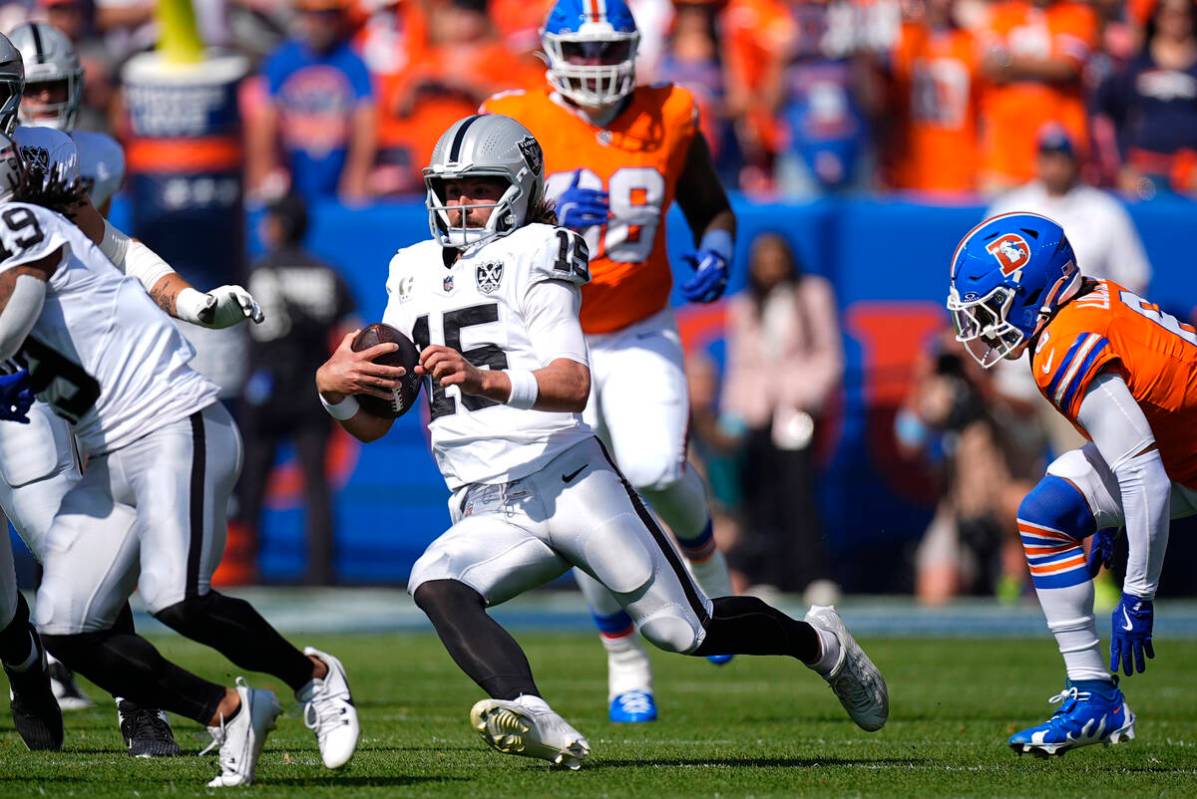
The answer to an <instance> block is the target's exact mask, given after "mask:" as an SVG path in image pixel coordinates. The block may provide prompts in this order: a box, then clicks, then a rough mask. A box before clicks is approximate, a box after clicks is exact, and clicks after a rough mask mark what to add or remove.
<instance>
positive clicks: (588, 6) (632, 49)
mask: <svg viewBox="0 0 1197 799" xmlns="http://www.w3.org/2000/svg"><path fill="white" fill-rule="evenodd" d="M540 40H541V44H542V45H543V47H544V52H545V55H546V56H548V59H549V71H548V80H549V83H550V84H551V85H552V87H553V88H554V89H555V90H556V91H557V92H558V93H559V94H560V95H561V96H562V97H565V98H566V99H567V100H571V101H573V102H574V103H577V104H578V105H580V106H585V107H588V108H608V107H610V106H612V105H614V104H615V103H617V102H619V101H620V100H622V99H623V98H624V97H627V96H628V95H629V94H631V93H632V89H634V88H635V87H636V48H637V47H638V46H639V44H640V31H639V30H637V29H636V20H635V19H634V18H633V17H632V10H631V9H630V8H628V4H627V0H557V3H556V4H555V5H554V6H553V8H552V10H551V11H550V12H549V18H548V19H547V20H546V21H545V25H544V28H542V29H541V31H540Z"/></svg>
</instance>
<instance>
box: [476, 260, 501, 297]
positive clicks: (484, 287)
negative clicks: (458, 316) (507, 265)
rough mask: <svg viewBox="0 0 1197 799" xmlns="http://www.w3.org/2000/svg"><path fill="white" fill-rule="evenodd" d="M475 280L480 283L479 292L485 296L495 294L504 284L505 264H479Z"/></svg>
mask: <svg viewBox="0 0 1197 799" xmlns="http://www.w3.org/2000/svg"><path fill="white" fill-rule="evenodd" d="M474 279H475V280H477V281H478V291H480V292H482V293H483V294H494V293H495V291H496V290H497V289H498V288H499V285H500V284H501V283H502V282H503V264H501V263H495V262H493V261H492V262H490V263H486V264H478V268H477V269H476V270H474Z"/></svg>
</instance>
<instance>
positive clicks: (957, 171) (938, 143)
mask: <svg viewBox="0 0 1197 799" xmlns="http://www.w3.org/2000/svg"><path fill="white" fill-rule="evenodd" d="M979 67H980V57H979V47H978V44H977V40H976V37H975V36H974V35H973V34H972V33H971V32H969V31H966V30H960V29H953V30H942V31H936V30H930V29H928V28H927V27H926V26H923V25H916V24H911V23H907V24H906V25H903V26H902V32H901V35H900V36H899V39H898V42H897V45H896V47H895V48H894V54H893V69H894V77H895V78H896V79H897V81H898V85H899V86H900V88H901V91H902V94H903V95H904V96H905V98H906V108H905V111H906V119H907V124H906V125H905V126H903V127H904V134H905V135H904V137H903V141H902V143H901V146H900V147H899V148H898V150H899V152H898V153H896V163H895V165H894V184H895V188H899V189H910V190H914V191H924V192H943V193H961V192H971V191H974V190H975V189H976V188H977V168H978V148H977V140H978V137H979V133H978V125H977V116H978V101H977V98H978V96H979V94H980V92H979V90H978V89H979V86H978V83H979V79H980V76H979Z"/></svg>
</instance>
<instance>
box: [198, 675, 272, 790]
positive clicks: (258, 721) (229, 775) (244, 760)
mask: <svg viewBox="0 0 1197 799" xmlns="http://www.w3.org/2000/svg"><path fill="white" fill-rule="evenodd" d="M237 693H238V694H239V695H240V696H241V710H240V711H239V712H238V713H237V715H236V716H233V718H232V719H231V720H230V721H229V722H228V723H227V724H226V723H224V722H223V721H222V722H221V724H220V726H219V727H209V728H208V732H209V733H211V735H212V744H211V746H209V747H208V749H205V750H204V752H207V751H209V749H211V748H212V747H213V746H219V747H220V774H219V775H217V776H216V777H215V778H214V779H213V780H212V781H211V782H209V783H208V787H209V788H229V787H232V786H235V785H249V784H250V783H252V782H253V781H254V772H255V771H256V770H257V767H258V756H259V755H261V754H262V745H263V744H264V743H266V735H267V734H268V733H269V732H270V731H271V730H273V729H274V721H275V719H277V718H278V717H279V716H280V715H281V714H282V712H283V709H282V707H280V706H279V703H278V699H276V698H275V696H274V694H273V693H272V692H270V691H265V690H257V689H254V688H250V687H249V686H248V685H246V684H245V680H243V679H242V678H240V677H238V678H237ZM204 752H201V753H200V754H204Z"/></svg>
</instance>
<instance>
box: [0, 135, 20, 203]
mask: <svg viewBox="0 0 1197 799" xmlns="http://www.w3.org/2000/svg"><path fill="white" fill-rule="evenodd" d="M24 182H25V165H24V164H23V163H22V161H21V154H20V150H19V149H18V147H17V143H16V142H14V141H13V140H12V139H10V138H9V137H8V134H3V135H0V203H6V202H9V201H11V200H13V199H14V198H15V197H16V195H17V192H19V191H20V190H21V189H22V187H23V184H24Z"/></svg>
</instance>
